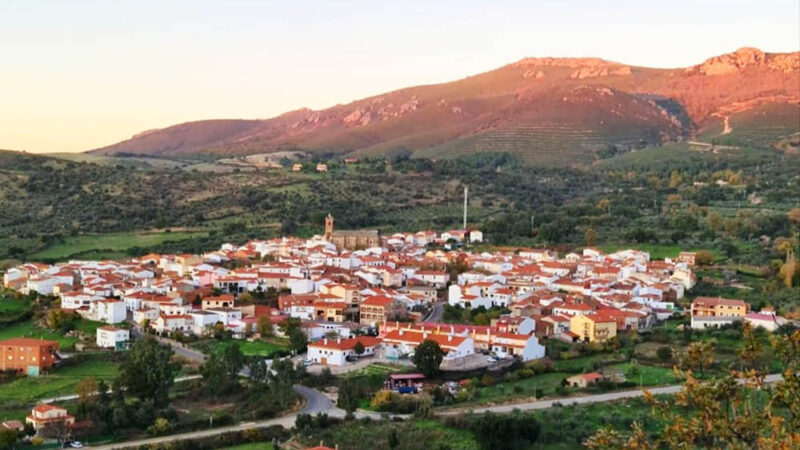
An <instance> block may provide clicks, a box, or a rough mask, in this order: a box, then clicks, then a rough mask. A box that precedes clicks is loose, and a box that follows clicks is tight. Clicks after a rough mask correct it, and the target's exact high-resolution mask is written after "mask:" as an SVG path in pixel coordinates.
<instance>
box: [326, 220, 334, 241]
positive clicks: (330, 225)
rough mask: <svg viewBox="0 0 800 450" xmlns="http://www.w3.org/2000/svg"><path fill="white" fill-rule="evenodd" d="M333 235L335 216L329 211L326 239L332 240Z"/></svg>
mask: <svg viewBox="0 0 800 450" xmlns="http://www.w3.org/2000/svg"><path fill="white" fill-rule="evenodd" d="M331 236H333V216H332V215H331V214H330V213H328V215H327V216H326V217H325V240H327V241H330V240H331Z"/></svg>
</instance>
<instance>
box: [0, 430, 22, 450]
mask: <svg viewBox="0 0 800 450" xmlns="http://www.w3.org/2000/svg"><path fill="white" fill-rule="evenodd" d="M17 440H19V436H17V432H16V431H15V430H11V429H9V428H5V427H0V449H11V448H14V444H16V443H17Z"/></svg>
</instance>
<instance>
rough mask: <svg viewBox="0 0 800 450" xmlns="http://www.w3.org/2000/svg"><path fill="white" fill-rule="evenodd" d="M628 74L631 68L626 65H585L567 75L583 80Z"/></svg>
mask: <svg viewBox="0 0 800 450" xmlns="http://www.w3.org/2000/svg"><path fill="white" fill-rule="evenodd" d="M630 74H631V68H630V67H628V66H586V67H581V68H580V69H578V70H576V71H574V72H572V73H571V74H570V76H569V77H570V78H571V79H573V80H583V79H584V78H594V77H605V76H608V75H623V76H624V75H630Z"/></svg>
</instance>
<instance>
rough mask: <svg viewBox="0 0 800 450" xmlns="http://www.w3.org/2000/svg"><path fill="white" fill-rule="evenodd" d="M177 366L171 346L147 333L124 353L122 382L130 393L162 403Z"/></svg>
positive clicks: (167, 395)
mask: <svg viewBox="0 0 800 450" xmlns="http://www.w3.org/2000/svg"><path fill="white" fill-rule="evenodd" d="M178 368H179V367H178V365H177V364H176V363H174V362H173V361H172V349H171V348H170V347H169V346H168V345H162V344H160V343H159V342H158V341H157V340H156V339H155V338H154V337H152V336H146V337H144V338H143V339H139V340H137V341H136V342H135V343H134V344H133V345H132V346H131V349H130V351H128V353H127V354H126V355H125V360H124V361H123V363H122V366H121V368H120V373H119V382H120V383H119V384H120V385H121V386H124V387H125V388H126V389H127V392H128V393H129V394H131V395H133V396H135V397H138V398H139V399H141V400H152V401H153V403H155V404H156V405H158V406H163V405H166V404H167V402H168V401H169V390H170V388H171V387H172V383H173V382H174V380H175V374H176V373H177V372H178Z"/></svg>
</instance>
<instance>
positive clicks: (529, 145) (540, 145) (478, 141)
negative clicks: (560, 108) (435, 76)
mask: <svg viewBox="0 0 800 450" xmlns="http://www.w3.org/2000/svg"><path fill="white" fill-rule="evenodd" d="M626 134H627V135H626ZM626 134H623V135H620V134H618V133H614V134H611V133H609V132H608V131H603V130H596V129H589V128H578V127H576V126H575V125H574V124H567V123H560V122H540V123H538V124H536V125H533V126H528V127H509V128H504V129H500V130H491V131H486V132H484V133H480V134H477V135H474V136H471V137H468V138H464V139H458V140H455V141H452V142H448V143H446V144H443V145H440V146H436V147H432V148H429V149H425V150H420V151H418V152H416V153H415V154H414V156H419V157H440V158H455V157H459V156H463V155H465V154H470V153H475V152H512V153H515V154H518V155H520V157H521V158H522V159H523V160H524V161H525V162H527V163H530V164H533V165H542V166H570V165H575V164H588V163H591V162H592V161H594V160H596V159H597V158H596V156H595V153H596V152H597V151H599V150H603V149H605V148H606V147H608V146H609V145H611V144H616V145H618V146H622V147H633V146H636V145H639V144H640V143H641V142H642V138H641V134H640V133H639V132H636V131H633V130H632V131H631V132H629V133H626Z"/></svg>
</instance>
